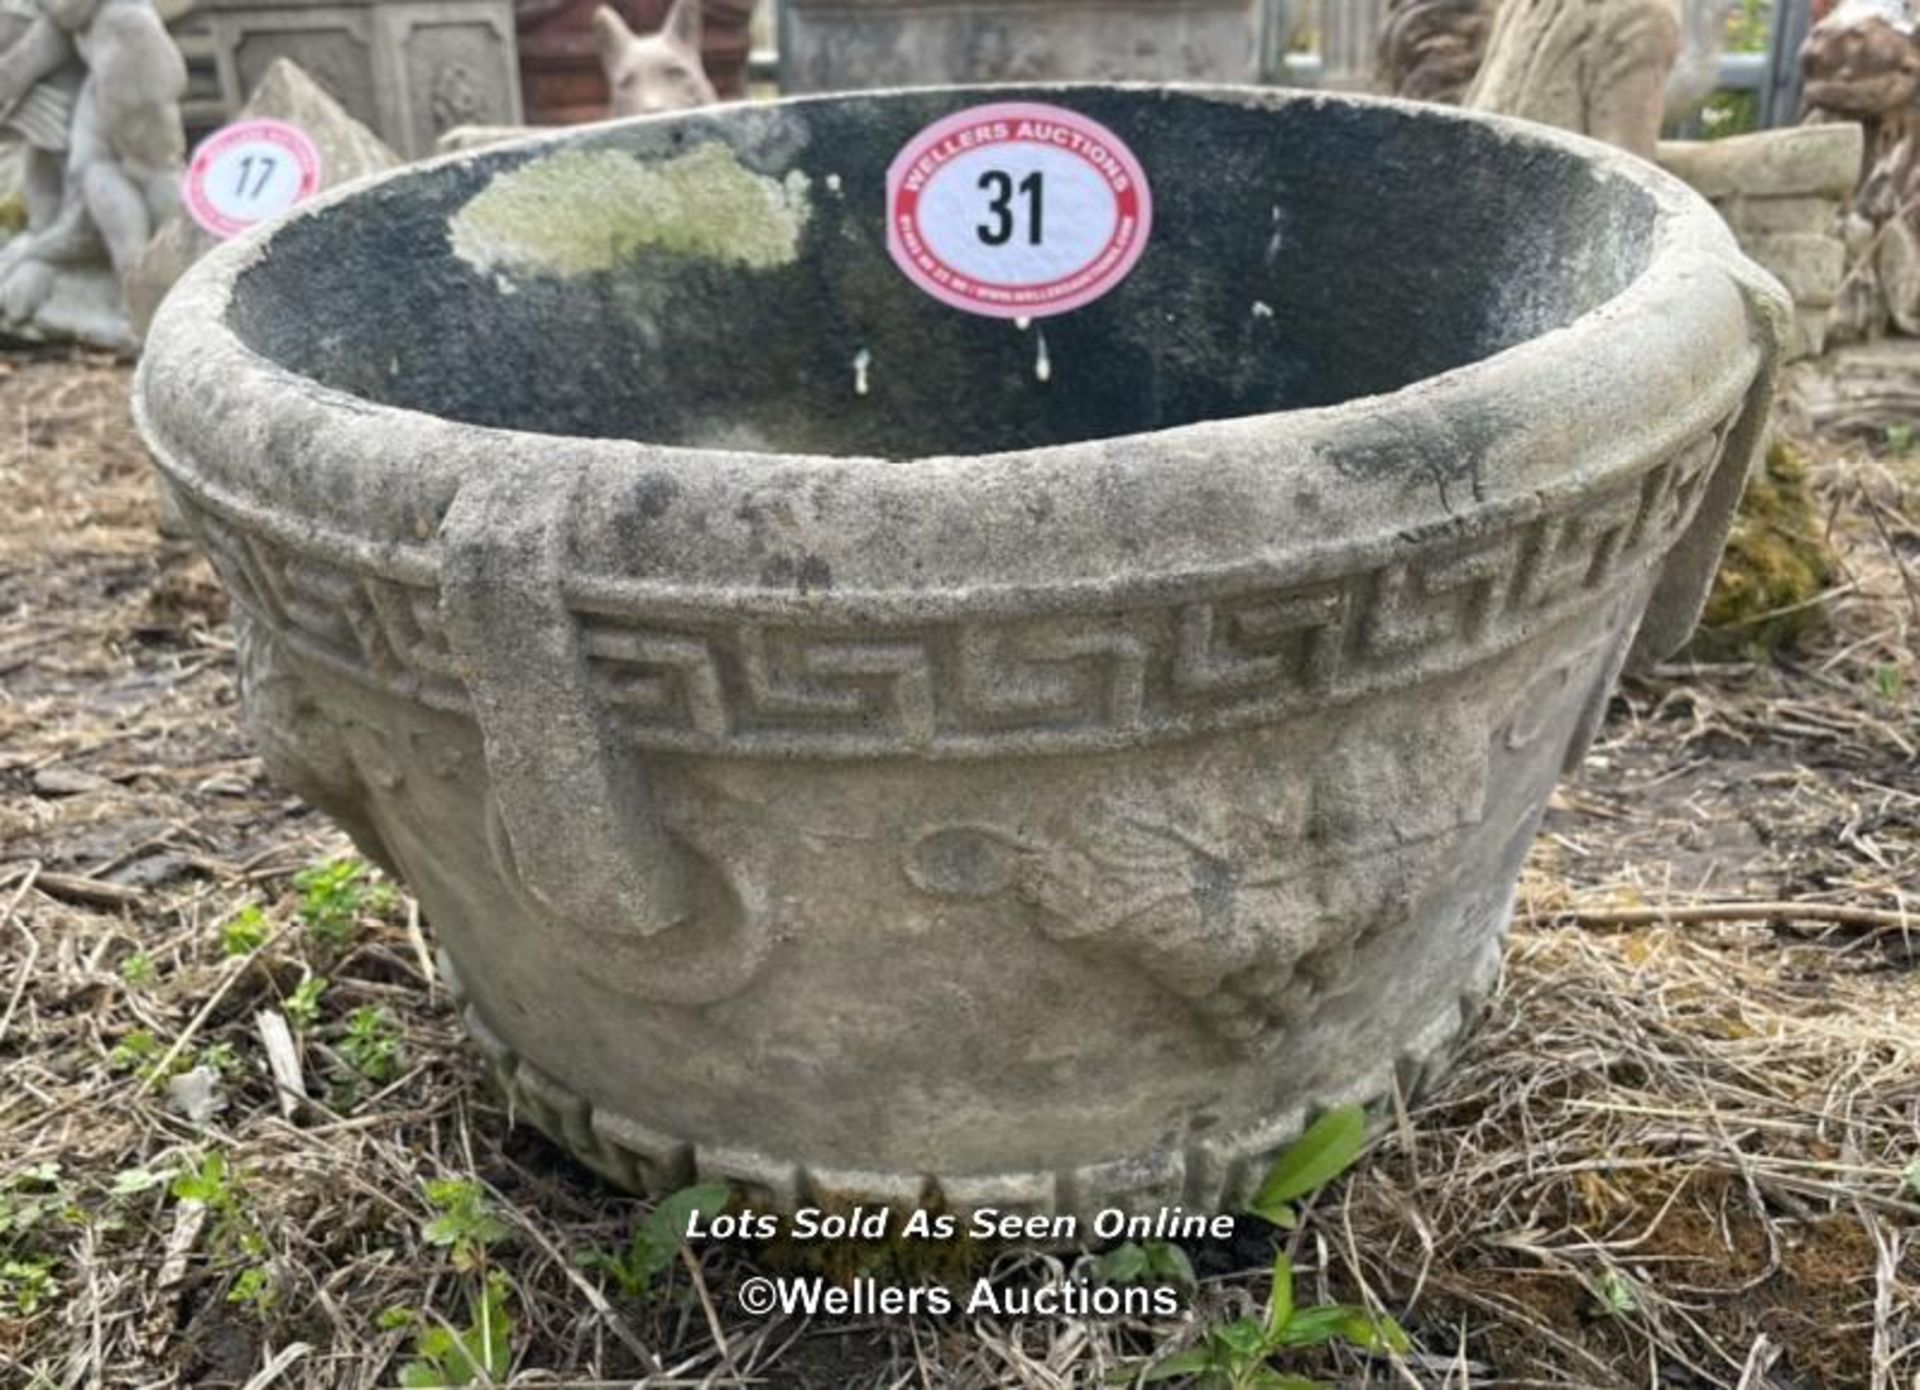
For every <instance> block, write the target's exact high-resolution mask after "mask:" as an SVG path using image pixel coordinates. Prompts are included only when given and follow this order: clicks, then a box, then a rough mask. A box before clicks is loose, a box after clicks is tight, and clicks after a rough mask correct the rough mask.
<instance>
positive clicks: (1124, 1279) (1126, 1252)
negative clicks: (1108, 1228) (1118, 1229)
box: [1093, 1241, 1153, 1284]
mask: <svg viewBox="0 0 1920 1390" xmlns="http://www.w3.org/2000/svg"><path fill="white" fill-rule="evenodd" d="M1152 1267H1153V1262H1152V1259H1151V1257H1150V1256H1148V1254H1147V1252H1146V1251H1145V1250H1142V1249H1141V1248H1140V1247H1139V1246H1137V1245H1135V1244H1134V1243H1133V1242H1132V1241H1128V1242H1127V1243H1126V1244H1125V1245H1116V1246H1114V1247H1113V1249H1111V1250H1109V1251H1107V1253H1106V1254H1104V1255H1102V1256H1101V1257H1100V1258H1099V1259H1098V1260H1097V1261H1095V1262H1094V1266H1093V1271H1094V1273H1095V1274H1096V1275H1098V1276H1099V1279H1100V1282H1101V1283H1103V1284H1131V1283H1133V1282H1134V1281H1135V1280H1136V1279H1139V1278H1140V1277H1141V1276H1142V1275H1144V1274H1146V1273H1147V1272H1148V1271H1149V1270H1151V1269H1152Z"/></svg>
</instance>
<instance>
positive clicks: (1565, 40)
mask: <svg viewBox="0 0 1920 1390" xmlns="http://www.w3.org/2000/svg"><path fill="white" fill-rule="evenodd" d="M1680 48H1681V27H1680V0H1523V2H1521V3H1513V4H1507V5H1503V6H1502V7H1501V8H1500V13H1499V18H1498V19H1497V20H1496V21H1495V23H1494V29H1493V36H1492V37H1491V38H1490V39H1489V40H1488V41H1487V56H1486V61H1485V63H1484V64H1483V65H1482V67H1481V69H1480V75H1479V77H1478V78H1477V79H1476V80H1475V81H1474V84H1473V90H1472V91H1471V92H1470V93H1469V94H1468V97H1467V104H1468V105H1470V106H1473V107H1475V108H1476V109H1478V110H1482V111H1498V112H1501V113H1503V114H1505V115H1508V116H1521V117H1524V118H1525V119H1527V120H1530V121H1540V122H1543V123H1544V124H1547V125H1553V126H1559V127H1560V128H1561V129H1563V130H1575V131H1579V132H1580V133H1582V134H1584V135H1591V136H1593V137H1595V138H1596V139H1600V140H1605V141H1607V142H1609V143H1610V144H1615V145H1619V146H1620V147H1621V148H1622V149H1627V150H1632V151H1633V152H1634V153H1635V154H1638V155H1641V156H1643V157H1645V158H1648V159H1651V158H1652V157H1653V151H1654V147H1655V145H1657V144H1658V143H1659V140H1660V124H1661V121H1662V119H1663V117H1664V115H1665V111H1666V90H1667V81H1668V78H1669V77H1670V76H1671V75H1672V73H1673V70H1674V65H1675V64H1676V63H1677V62H1678V61H1679V58H1680Z"/></svg>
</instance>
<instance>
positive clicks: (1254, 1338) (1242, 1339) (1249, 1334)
mask: <svg viewBox="0 0 1920 1390" xmlns="http://www.w3.org/2000/svg"><path fill="white" fill-rule="evenodd" d="M1207 1335H1208V1336H1209V1337H1211V1338H1212V1339H1213V1341H1214V1342H1215V1343H1216V1344H1217V1345H1218V1346H1219V1347H1220V1348H1221V1349H1222V1350H1223V1351H1226V1352H1228V1353H1229V1354H1230V1355H1233V1356H1236V1357H1239V1358H1241V1359H1243V1360H1252V1361H1258V1360H1260V1359H1261V1358H1263V1357H1265V1356H1266V1354H1267V1351H1268V1348H1269V1347H1270V1346H1271V1343H1270V1342H1269V1341H1268V1340H1267V1329H1266V1328H1265V1327H1263V1326H1262V1325H1261V1324H1259V1323H1257V1322H1255V1321H1254V1320H1253V1319H1252V1318H1236V1319H1234V1321H1232V1322H1229V1323H1223V1324H1222V1325H1221V1326H1219V1327H1216V1328H1214V1329H1213V1331H1212V1332H1210V1333H1209V1334H1207Z"/></svg>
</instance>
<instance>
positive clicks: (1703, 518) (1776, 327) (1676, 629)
mask: <svg viewBox="0 0 1920 1390" xmlns="http://www.w3.org/2000/svg"><path fill="white" fill-rule="evenodd" d="M1722 266H1723V273H1725V274H1727V275H1728V276H1730V277H1731V278H1732V280H1733V282H1734V284H1735V287H1736V288H1737V289H1738V290H1739V292H1740V297H1741V299H1742V301H1743V302H1744V303H1745V305H1746V309H1747V321H1748V324H1749V325H1750V329H1751V332H1752V335H1753V343H1754V349H1755V353H1756V362H1755V367H1754V378H1753V384H1752V386H1750V387H1749V388H1748V390H1747V400H1746V404H1745V405H1744V406H1743V407H1742V408H1741V411H1740V414H1739V415H1738V416H1737V417H1736V418H1735V419H1734V422H1733V425H1732V428H1730V429H1729V430H1728V431H1727V437H1726V439H1725V441H1724V442H1723V443H1722V445H1721V449H1720V457H1719V459H1718V460H1717V461H1716V462H1715V463H1714V464H1713V473H1712V475H1711V476H1710V477H1709V478H1708V479H1707V485H1706V492H1705V495H1704V496H1703V497H1702V498H1701V501H1700V507H1699V510H1698V511H1697V512H1695V513H1694V518H1693V521H1692V523H1691V524H1690V525H1689V526H1688V527H1687V529H1686V531H1685V532H1684V533H1683V534H1682V535H1681V537H1680V539H1679V541H1678V543H1677V544H1675V546H1674V548H1673V551H1672V553H1671V554H1669V555H1668V556H1667V560H1666V564H1665V566H1664V567H1663V568H1662V569H1661V572H1660V579H1659V582H1658V584H1657V585H1656V586H1655V588H1654V591H1653V599H1652V602H1651V603H1650V604H1649V605H1648V607H1647V616H1646V618H1645V620H1644V621H1643V622H1642V623H1641V624H1640V631H1639V634H1638V635H1637V636H1636V637H1635V638H1634V643H1633V651H1632V654H1631V655H1630V656H1629V658H1628V662H1627V664H1628V666H1629V667H1630V668H1631V669H1634V670H1646V669H1647V668H1649V667H1651V666H1653V665H1654V664H1655V663H1656V662H1660V661H1664V660H1666V658H1668V657H1669V656H1672V655H1673V654H1674V653H1675V652H1677V651H1679V650H1680V648H1681V647H1683V646H1685V645H1686V643H1687V639H1688V638H1690V637H1692V636H1693V629H1694V624H1695V623H1697V622H1698V621H1699V620H1700V610H1701V608H1702V607H1703V606H1704V605H1705V604H1706V601H1707V593H1708V591H1709V590H1710V589H1712V587H1713V576H1714V572H1715V571H1716V570H1718V569H1719V567H1720V554H1721V552H1722V551H1723V550H1725V549H1726V545H1727V536H1728V534H1729V533H1730V532H1731V531H1732V529H1733V517H1734V512H1735V511H1736V510H1737V509H1738V508H1739V505H1740V495H1741V494H1742V493H1743V492H1745V491H1746V488H1747V479H1748V477H1749V476H1750V475H1751V474H1752V472H1753V465H1754V461H1755V460H1756V459H1757V458H1758V457H1759V456H1760V451H1761V450H1762V448H1764V447H1765V445H1766V441H1767V426H1768V423H1769V422H1770V420H1771V419H1772V415H1773V388H1774V383H1775V382H1776V380H1777V379H1778V377H1779V373H1780V359H1781V356H1782V354H1783V353H1784V351H1785V345H1786V342H1787V336H1788V334H1789V332H1790V325H1791V320H1792V313H1793V303H1792V301H1791V300H1790V299H1788V298H1787V294H1786V291H1785V290H1783V289H1781V288H1780V286H1779V284H1778V283H1777V282H1776V281H1775V280H1774V279H1773V278H1772V277H1771V276H1769V275H1768V274H1767V273H1766V272H1765V271H1763V270H1761V269H1760V268H1759V267H1758V266H1756V265H1754V264H1753V262H1751V261H1749V260H1747V259H1746V258H1745V257H1744V256H1741V255H1739V254H1738V253H1737V252H1735V251H1732V250H1731V249H1729V250H1728V252H1727V253H1726V256H1725V258H1724V260H1723V261H1722Z"/></svg>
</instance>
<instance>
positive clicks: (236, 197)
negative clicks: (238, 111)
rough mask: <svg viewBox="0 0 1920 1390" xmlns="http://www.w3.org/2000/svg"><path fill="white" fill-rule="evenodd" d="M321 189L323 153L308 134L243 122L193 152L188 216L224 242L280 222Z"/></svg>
mask: <svg viewBox="0 0 1920 1390" xmlns="http://www.w3.org/2000/svg"><path fill="white" fill-rule="evenodd" d="M319 187H320V151H319V150H318V149H316V148H315V147H314V143H313V140H312V139H311V138H310V137H309V136H308V135H307V133H306V131H304V130H302V129H300V127H299V126H297V125H289V124H287V122H285V121H272V120H257V121H237V122H235V123H234V124H233V125H230V126H223V127H221V128H220V129H219V130H216V131H215V132H214V133H213V134H212V135H209V136H208V137H207V138H206V139H205V140H204V141H202V142H201V144H200V147H199V148H198V149H196V150H195V151H194V152H193V162H192V163H191V164H189V165H188V166H187V183H186V203H187V211H188V212H190V213H192V214H193V220H194V221H196V222H198V223H199V224H200V225H201V226H202V227H205V228H206V229H207V230H208V231H209V232H211V233H212V234H213V235H214V236H217V237H220V238H223V239H224V238H226V237H230V236H233V235H235V234H237V233H239V232H244V231H245V230H246V229H247V228H249V227H251V226H253V225H254V224H255V223H256V222H265V221H266V220H267V219H268V218H270V217H278V216H279V215H280V214H281V213H283V212H285V211H286V210H287V209H288V208H291V207H293V206H294V205H295V204H296V203H300V202H303V201H305V200H306V199H308V198H311V197H312V196H313V195H314V193H315V192H316V191H318V189H319Z"/></svg>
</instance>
